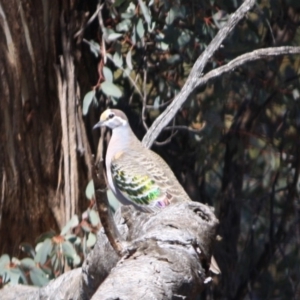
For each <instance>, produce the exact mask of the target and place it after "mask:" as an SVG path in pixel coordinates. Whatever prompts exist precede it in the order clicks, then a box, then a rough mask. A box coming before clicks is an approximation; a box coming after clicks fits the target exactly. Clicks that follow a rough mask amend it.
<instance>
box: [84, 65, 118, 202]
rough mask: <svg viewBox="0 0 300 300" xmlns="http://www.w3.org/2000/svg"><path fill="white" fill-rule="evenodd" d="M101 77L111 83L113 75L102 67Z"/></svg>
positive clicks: (106, 68)
mask: <svg viewBox="0 0 300 300" xmlns="http://www.w3.org/2000/svg"><path fill="white" fill-rule="evenodd" d="M103 76H104V78H105V80H106V81H109V82H113V73H112V71H111V70H110V69H109V68H108V67H103ZM89 199H90V198H89Z"/></svg>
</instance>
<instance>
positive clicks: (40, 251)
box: [34, 239, 53, 265]
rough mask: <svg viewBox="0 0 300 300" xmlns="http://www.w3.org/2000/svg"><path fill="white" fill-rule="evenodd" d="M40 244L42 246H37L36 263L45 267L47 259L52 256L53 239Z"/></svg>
mask: <svg viewBox="0 0 300 300" xmlns="http://www.w3.org/2000/svg"><path fill="white" fill-rule="evenodd" d="M40 244H41V245H39V246H38V245H37V247H36V255H35V257H34V261H35V262H36V263H39V264H41V265H43V264H45V262H46V261H47V258H48V257H49V256H50V255H51V252H52V249H53V243H52V240H51V239H46V240H44V241H43V242H42V243H40Z"/></svg>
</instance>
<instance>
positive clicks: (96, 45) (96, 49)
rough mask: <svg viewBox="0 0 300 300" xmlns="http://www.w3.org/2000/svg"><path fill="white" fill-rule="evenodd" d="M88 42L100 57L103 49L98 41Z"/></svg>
mask: <svg viewBox="0 0 300 300" xmlns="http://www.w3.org/2000/svg"><path fill="white" fill-rule="evenodd" d="M86 42H87V43H88V45H89V46H90V50H91V52H92V53H93V54H94V55H95V56H96V57H98V56H99V55H100V53H101V49H100V45H99V44H98V43H96V42H95V41H93V40H90V41H86Z"/></svg>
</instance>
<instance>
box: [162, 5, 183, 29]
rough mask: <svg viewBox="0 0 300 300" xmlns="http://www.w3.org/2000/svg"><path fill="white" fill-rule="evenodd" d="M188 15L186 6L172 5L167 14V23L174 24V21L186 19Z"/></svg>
mask: <svg viewBox="0 0 300 300" xmlns="http://www.w3.org/2000/svg"><path fill="white" fill-rule="evenodd" d="M185 17H186V10H185V7H184V6H172V7H171V9H170V10H169V12H168V14H167V16H166V24H167V25H172V23H173V22H174V21H175V20H176V19H178V18H181V19H184V18H185Z"/></svg>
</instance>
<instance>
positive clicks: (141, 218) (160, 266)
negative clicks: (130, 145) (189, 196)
mask: <svg viewBox="0 0 300 300" xmlns="http://www.w3.org/2000/svg"><path fill="white" fill-rule="evenodd" d="M115 220H116V224H117V226H118V230H119V231H120V233H121V234H122V236H123V238H124V239H125V240H126V248H125V251H124V254H123V256H122V257H121V258H120V257H118V255H117V254H116V253H115V252H114V251H113V249H112V247H111V245H110V243H109V241H108V239H107V237H106V235H105V233H104V231H103V230H100V231H99V233H98V238H97V244H96V245H95V248H94V250H93V251H92V252H91V253H90V254H89V256H88V257H87V259H86V261H85V262H84V265H83V267H82V269H76V270H73V271H70V272H67V273H65V274H64V275H62V276H60V277H59V278H57V279H56V280H53V281H52V282H50V283H49V284H48V285H47V286H46V287H44V288H42V289H39V290H37V289H36V288H32V289H31V290H30V289H28V290H27V291H26V292H25V291H24V293H23V295H22V294H20V293H19V287H14V288H11V287H10V288H5V289H4V290H3V291H1V292H0V296H1V299H3V300H6V299H13V295H14V296H16V293H19V294H18V299H58V298H59V299H101V300H104V299H152V298H153V299H177V298H178V299H182V298H184V299H195V297H196V295H197V294H199V293H200V292H201V290H203V288H204V286H205V283H206V282H207V278H209V277H208V267H209V262H210V256H211V253H212V246H213V244H214V241H215V237H216V230H217V226H218V220H217V219H216V217H215V216H214V213H213V212H212V210H211V208H209V207H208V206H206V205H203V204H200V203H194V202H190V203H182V204H178V205H174V206H169V207H167V208H166V209H163V210H161V211H159V212H158V213H154V214H147V213H141V212H137V211H136V210H135V209H134V208H133V207H131V206H123V207H122V208H121V209H120V210H119V211H118V212H117V213H116V215H115ZM116 287H117V288H116ZM14 291H15V292H14ZM14 299H15V298H14Z"/></svg>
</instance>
